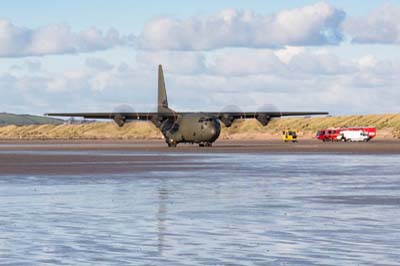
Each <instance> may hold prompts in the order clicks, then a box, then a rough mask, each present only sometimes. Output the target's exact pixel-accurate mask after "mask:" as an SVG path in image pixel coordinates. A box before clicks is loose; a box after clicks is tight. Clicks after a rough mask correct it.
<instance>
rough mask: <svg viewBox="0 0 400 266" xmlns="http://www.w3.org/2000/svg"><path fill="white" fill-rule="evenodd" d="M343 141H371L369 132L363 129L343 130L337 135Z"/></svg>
mask: <svg viewBox="0 0 400 266" xmlns="http://www.w3.org/2000/svg"><path fill="white" fill-rule="evenodd" d="M337 139H338V140H341V141H365V142H367V141H369V140H370V137H369V136H368V133H367V132H365V131H363V130H342V131H340V133H339V135H338V136H337Z"/></svg>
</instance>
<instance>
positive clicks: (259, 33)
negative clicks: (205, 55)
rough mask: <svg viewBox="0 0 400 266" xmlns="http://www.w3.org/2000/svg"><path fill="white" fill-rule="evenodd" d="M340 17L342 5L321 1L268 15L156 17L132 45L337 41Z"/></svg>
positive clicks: (229, 11)
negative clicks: (339, 7)
mask: <svg viewBox="0 0 400 266" xmlns="http://www.w3.org/2000/svg"><path fill="white" fill-rule="evenodd" d="M344 17H345V13H344V11H342V10H339V9H337V8H335V7H333V6H331V5H329V4H327V3H325V2H319V3H316V4H314V5H310V6H305V7H302V8H296V9H291V10H285V11H281V12H279V13H277V14H274V15H260V14H255V13H253V12H252V11H241V10H236V9H226V10H223V11H221V12H219V13H217V14H215V15H212V16H208V17H192V18H190V19H187V20H178V19H173V18H169V17H162V18H158V19H154V20H152V21H150V22H149V23H147V24H146V26H145V28H144V29H143V32H142V34H141V36H139V38H138V39H139V40H138V46H139V48H141V49H147V50H212V49H218V48H224V47H252V48H277V47H281V46H286V45H292V46H304V45H326V44H338V43H339V42H340V41H341V40H342V34H341V31H340V25H341V23H342V21H343V20H344Z"/></svg>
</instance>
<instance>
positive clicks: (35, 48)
mask: <svg viewBox="0 0 400 266" xmlns="http://www.w3.org/2000/svg"><path fill="white" fill-rule="evenodd" d="M128 39H129V37H120V36H119V34H118V32H117V31H116V30H115V29H110V30H108V31H107V32H106V33H103V32H102V31H100V30H98V29H96V28H90V29H88V30H85V31H82V32H79V33H75V32H72V31H71V29H70V27H69V26H68V25H67V24H57V25H48V26H45V27H41V28H38V29H29V28H26V27H19V26H16V25H14V24H12V23H11V22H10V21H8V20H0V57H24V56H43V55H50V54H68V53H80V52H91V51H99V50H105V49H109V48H112V47H115V46H118V45H122V44H124V43H126V42H128Z"/></svg>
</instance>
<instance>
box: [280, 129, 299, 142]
mask: <svg viewBox="0 0 400 266" xmlns="http://www.w3.org/2000/svg"><path fill="white" fill-rule="evenodd" d="M282 139H283V141H284V142H297V131H296V130H284V131H283V132H282Z"/></svg>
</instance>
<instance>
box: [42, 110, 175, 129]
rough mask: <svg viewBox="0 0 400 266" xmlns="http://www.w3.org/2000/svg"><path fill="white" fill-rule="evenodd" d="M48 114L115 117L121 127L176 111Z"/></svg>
mask: <svg viewBox="0 0 400 266" xmlns="http://www.w3.org/2000/svg"><path fill="white" fill-rule="evenodd" d="M45 115H47V116H66V117H82V118H85V119H113V120H114V121H115V122H116V123H117V124H118V125H119V126H120V127H121V126H123V125H124V124H125V122H126V121H129V120H143V121H149V120H151V121H153V122H155V123H157V121H158V120H159V119H160V118H163V119H164V118H168V117H171V118H174V117H176V114H175V113H157V112H148V113H133V112H110V113H48V114H45Z"/></svg>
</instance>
